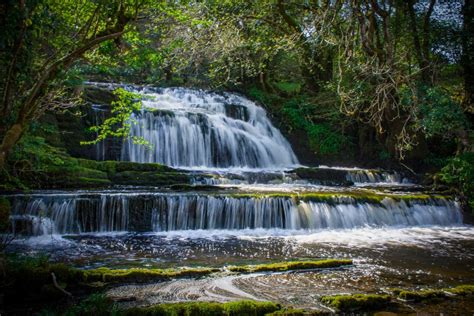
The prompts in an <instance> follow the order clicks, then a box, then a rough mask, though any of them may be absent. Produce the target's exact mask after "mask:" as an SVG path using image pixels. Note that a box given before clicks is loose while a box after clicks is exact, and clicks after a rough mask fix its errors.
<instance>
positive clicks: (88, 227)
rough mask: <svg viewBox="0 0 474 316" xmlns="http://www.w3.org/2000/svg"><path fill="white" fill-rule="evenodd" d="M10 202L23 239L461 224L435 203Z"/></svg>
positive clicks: (131, 197)
mask: <svg viewBox="0 0 474 316" xmlns="http://www.w3.org/2000/svg"><path fill="white" fill-rule="evenodd" d="M13 205H14V217H13V221H14V222H15V223H16V224H15V225H14V227H22V226H21V225H19V224H23V226H25V225H24V223H25V222H28V221H29V222H30V226H31V227H30V228H29V229H27V233H29V234H50V233H59V234H74V233H84V232H107V231H125V230H129V231H173V230H196V229H203V230H215V229H227V230H235V229H256V228H265V229H270V228H279V229H290V230H299V229H312V230H314V229H341V228H357V227H363V226H374V227H375V226H379V227H380V226H417V225H459V224H462V215H461V213H460V211H459V208H458V206H457V204H456V203H454V202H450V201H447V200H444V199H441V198H438V199H428V200H426V199H412V200H410V201H408V202H405V201H398V200H396V199H392V198H385V199H384V200H382V202H381V203H369V202H363V201H356V200H354V199H353V198H350V197H346V198H340V197H334V198H331V199H329V200H325V201H324V202H321V201H319V202H318V201H298V200H295V199H293V198H290V197H232V196H225V195H196V194H182V195H177V194H161V193H160V194H151V193H140V194H137V193H133V194H127V193H123V194H119V193H114V194H111V193H109V194H97V195H90V194H87V195H83V196H73V195H67V194H66V195H54V194H52V195H48V196H42V197H32V198H28V197H25V196H15V197H13ZM23 228H24V227H23ZM17 230H18V231H20V230H21V229H20V228H18V229H17Z"/></svg>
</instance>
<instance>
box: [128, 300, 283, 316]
mask: <svg viewBox="0 0 474 316" xmlns="http://www.w3.org/2000/svg"><path fill="white" fill-rule="evenodd" d="M280 308H281V306H280V305H277V304H275V303H271V302H256V301H237V302H229V303H215V302H186V303H169V304H159V305H154V306H150V307H136V308H131V309H127V310H125V311H123V312H122V313H123V315H130V316H131V315H133V316H140V315H147V316H153V315H187V316H201V315H209V316H213V315H214V316H238V315H242V316H243V315H248V316H264V315H267V314H269V313H272V312H275V311H277V310H279V309H280Z"/></svg>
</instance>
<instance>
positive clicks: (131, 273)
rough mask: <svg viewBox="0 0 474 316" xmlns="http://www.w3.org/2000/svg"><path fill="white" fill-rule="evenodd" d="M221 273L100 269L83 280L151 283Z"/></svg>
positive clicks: (92, 271)
mask: <svg viewBox="0 0 474 316" xmlns="http://www.w3.org/2000/svg"><path fill="white" fill-rule="evenodd" d="M217 271H220V270H219V269H213V268H201V269H200V268H196V269H191V268H190V269H179V270H177V269H140V268H132V269H108V268H98V269H94V270H85V271H83V280H84V281H86V282H97V281H101V282H111V283H120V282H150V281H156V280H167V279H171V278H184V277H194V278H197V277H202V276H206V275H209V274H211V273H214V272H217Z"/></svg>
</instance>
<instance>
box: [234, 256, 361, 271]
mask: <svg viewBox="0 0 474 316" xmlns="http://www.w3.org/2000/svg"><path fill="white" fill-rule="evenodd" d="M351 264H352V260H350V259H321V260H312V261H287V262H276V263H269V264H259V265H247V266H230V267H228V270H229V271H232V272H245V273H250V272H264V271H269V272H282V271H291V270H309V269H327V268H339V267H342V266H346V265H351Z"/></svg>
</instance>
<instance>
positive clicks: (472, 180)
mask: <svg viewBox="0 0 474 316" xmlns="http://www.w3.org/2000/svg"><path fill="white" fill-rule="evenodd" d="M439 176H440V179H441V180H442V181H443V182H445V183H446V184H448V185H450V186H451V187H453V188H454V189H455V190H457V191H458V193H459V194H460V195H461V196H462V197H463V198H464V199H465V200H466V203H467V205H468V207H469V208H470V209H471V210H474V153H464V154H461V155H459V156H457V157H454V158H452V159H451V160H450V161H449V162H448V164H447V165H446V166H444V167H443V168H442V169H441V171H440V173H439Z"/></svg>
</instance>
